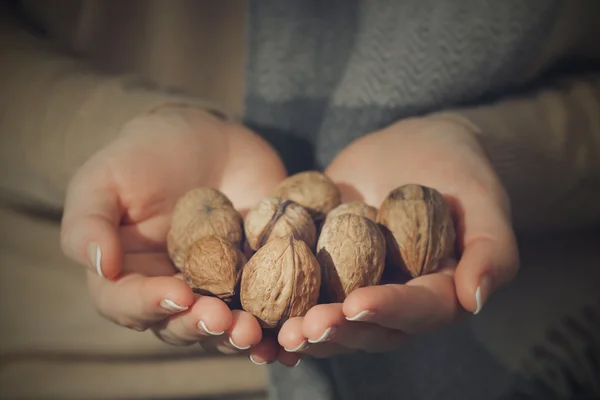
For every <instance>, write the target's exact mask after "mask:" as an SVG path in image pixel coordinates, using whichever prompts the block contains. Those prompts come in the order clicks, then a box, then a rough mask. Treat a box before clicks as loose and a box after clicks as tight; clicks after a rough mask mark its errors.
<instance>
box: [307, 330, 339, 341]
mask: <svg viewBox="0 0 600 400" xmlns="http://www.w3.org/2000/svg"><path fill="white" fill-rule="evenodd" d="M334 333H335V328H333V327H331V328H327V329H326V330H325V332H323V334H322V335H321V337H320V338H318V339H316V340H314V339H308V343H323V342H326V341H328V340H330V339H331V338H332V337H333V334H334Z"/></svg>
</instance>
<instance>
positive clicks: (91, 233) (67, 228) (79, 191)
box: [61, 175, 123, 279]
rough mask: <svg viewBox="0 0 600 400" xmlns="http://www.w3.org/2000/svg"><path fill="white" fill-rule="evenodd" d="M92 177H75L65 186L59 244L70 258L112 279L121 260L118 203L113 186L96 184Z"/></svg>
mask: <svg viewBox="0 0 600 400" xmlns="http://www.w3.org/2000/svg"><path fill="white" fill-rule="evenodd" d="M86 178H88V179H86ZM93 178H94V177H93V176H89V175H87V176H86V177H83V176H82V177H78V178H76V179H75V180H73V182H72V184H71V185H70V186H69V189H68V191H67V196H66V200H65V210H64V213H63V218H62V224H61V247H62V250H63V252H64V253H65V255H67V257H69V258H70V259H72V260H74V261H75V262H77V263H79V264H81V265H84V266H86V267H87V268H89V269H90V270H92V271H93V272H94V273H96V274H98V275H100V276H101V277H105V278H108V279H112V278H114V277H116V276H117V275H119V273H120V271H121V266H122V259H123V251H122V247H121V243H120V240H119V225H120V219H121V216H120V211H119V203H118V198H117V193H116V191H115V190H114V189H112V188H111V187H110V186H109V185H108V184H106V182H100V184H98V179H93ZM103 183H104V184H103Z"/></svg>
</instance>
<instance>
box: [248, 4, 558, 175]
mask: <svg viewBox="0 0 600 400" xmlns="http://www.w3.org/2000/svg"><path fill="white" fill-rule="evenodd" d="M559 3H560V2H559V1H557V0H533V1H527V2H523V1H519V0H509V1H502V2H498V1H493V0H486V1H480V0H467V1H463V0H451V1H443V2H442V1H437V0H402V1H394V0H378V1H367V0H362V1H361V0H349V1H346V0H329V1H318V0H309V1H302V0H294V1H286V2H278V1H274V0H267V1H253V2H251V4H252V6H251V15H250V23H249V27H250V28H249V39H248V40H249V46H248V52H247V54H248V56H247V57H248V76H247V86H246V87H247V89H246V123H247V124H249V125H250V126H252V127H254V128H255V129H256V130H258V131H259V132H261V133H263V134H264V135H266V136H267V137H269V138H270V139H271V140H272V141H274V142H275V143H276V145H277V147H278V148H279V149H280V151H281V152H282V153H283V157H284V159H285V161H286V163H287V165H288V166H289V168H290V169H291V170H292V171H296V170H300V169H303V168H324V167H326V166H327V165H328V164H329V162H330V161H331V160H332V158H333V157H334V156H335V155H336V154H337V153H338V152H339V151H340V150H341V149H342V148H344V147H345V145H347V144H348V143H349V142H350V141H352V140H353V139H356V138H358V137H360V136H362V135H364V134H365V133H368V132H370V131H373V130H375V129H378V128H382V127H384V126H386V125H389V124H391V123H393V122H395V121H398V120H400V119H401V118H405V117H409V116H414V115H418V114H424V113H428V112H433V111H437V110H439V109H442V108H448V107H453V106H456V105H459V104H464V103H467V102H474V101H476V100H480V99H482V98H484V97H486V96H489V95H490V94H492V93H494V92H496V91H497V90H499V89H500V88H506V87H507V86H508V85H510V84H511V83H512V80H513V79H514V78H513V77H514V76H515V75H519V74H520V72H521V69H523V68H524V66H525V65H528V64H530V63H531V62H532V60H535V59H536V58H537V57H539V53H538V51H539V49H541V48H542V47H543V46H541V43H542V42H543V40H544V39H545V37H546V36H547V35H548V32H549V30H550V29H551V27H552V26H553V24H554V22H555V19H556V12H557V10H558V6H559Z"/></svg>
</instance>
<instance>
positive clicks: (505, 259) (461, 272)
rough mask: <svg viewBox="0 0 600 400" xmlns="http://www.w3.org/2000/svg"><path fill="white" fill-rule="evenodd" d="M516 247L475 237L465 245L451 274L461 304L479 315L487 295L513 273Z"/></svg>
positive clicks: (515, 263) (516, 259) (517, 266)
mask: <svg viewBox="0 0 600 400" xmlns="http://www.w3.org/2000/svg"><path fill="white" fill-rule="evenodd" d="M516 254H517V253H516V248H514V247H512V246H511V245H510V244H509V243H504V244H500V243H498V242H496V241H494V240H491V239H480V240H476V241H474V242H472V243H470V244H469V245H467V247H466V248H465V251H464V252H463V255H462V257H461V259H460V261H459V263H458V267H457V269H456V274H455V285H456V294H457V297H458V300H459V302H460V304H461V306H462V307H463V308H464V309H465V310H467V311H468V312H471V313H473V314H475V315H477V314H479V313H480V312H481V310H482V308H483V307H484V305H485V303H486V302H487V301H488V299H489V298H490V296H491V295H492V294H493V293H494V292H495V291H496V290H497V289H498V288H499V287H500V286H501V285H503V284H506V283H508V282H509V281H510V280H512V279H513V278H514V276H515V275H516V273H517V271H518V268H519V265H518V256H517V255H516Z"/></svg>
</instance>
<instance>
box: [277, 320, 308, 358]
mask: <svg viewBox="0 0 600 400" xmlns="http://www.w3.org/2000/svg"><path fill="white" fill-rule="evenodd" d="M303 321H304V317H294V318H290V319H288V320H287V321H285V323H284V324H283V326H282V327H281V329H280V330H279V333H278V334H277V341H278V342H279V344H280V345H281V346H282V347H283V348H284V349H285V350H286V351H289V352H292V353H293V352H296V351H300V350H301V349H302V347H304V346H305V343H306V342H307V341H306V338H305V337H304V334H303V333H302V323H303Z"/></svg>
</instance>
